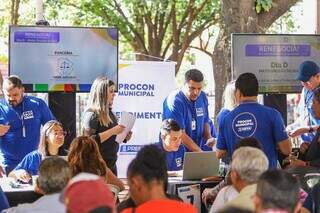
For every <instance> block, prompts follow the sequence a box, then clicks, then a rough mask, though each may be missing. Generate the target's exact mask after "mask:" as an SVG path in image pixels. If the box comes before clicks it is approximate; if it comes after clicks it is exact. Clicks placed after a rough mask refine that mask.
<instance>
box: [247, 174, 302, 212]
mask: <svg viewBox="0 0 320 213" xmlns="http://www.w3.org/2000/svg"><path fill="white" fill-rule="evenodd" d="M299 191H300V185H299V182H298V180H297V178H295V177H293V176H292V175H291V174H289V173H287V172H285V171H284V170H268V171H266V172H264V173H263V174H262V175H261V176H260V177H259V179H258V181H257V190H256V193H255V195H254V196H253V197H252V200H253V203H254V205H255V212H257V213H266V212H292V213H297V212H300V208H301V202H300V201H299Z"/></svg>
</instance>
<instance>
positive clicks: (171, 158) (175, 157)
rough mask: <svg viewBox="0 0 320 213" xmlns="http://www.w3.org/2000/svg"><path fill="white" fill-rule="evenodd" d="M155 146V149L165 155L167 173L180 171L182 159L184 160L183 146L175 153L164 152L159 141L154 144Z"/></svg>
mask: <svg viewBox="0 0 320 213" xmlns="http://www.w3.org/2000/svg"><path fill="white" fill-rule="evenodd" d="M156 145H157V147H159V149H160V150H162V151H164V152H165V153H166V155H167V168H168V171H178V170H182V166H183V158H184V153H185V148H184V146H182V145H181V146H180V147H179V149H178V150H177V151H176V152H167V151H166V150H164V148H163V145H162V142H161V141H160V142H158V143H156Z"/></svg>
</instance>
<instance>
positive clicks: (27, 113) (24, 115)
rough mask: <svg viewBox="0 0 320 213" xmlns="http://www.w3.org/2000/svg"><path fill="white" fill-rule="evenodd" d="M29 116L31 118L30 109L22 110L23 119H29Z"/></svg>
mask: <svg viewBox="0 0 320 213" xmlns="http://www.w3.org/2000/svg"><path fill="white" fill-rule="evenodd" d="M31 118H33V112H32V110H29V111H25V112H23V119H24V120H27V119H31Z"/></svg>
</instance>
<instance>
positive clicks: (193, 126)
mask: <svg viewBox="0 0 320 213" xmlns="http://www.w3.org/2000/svg"><path fill="white" fill-rule="evenodd" d="M191 129H192V131H194V130H196V121H195V120H194V119H192V122H191Z"/></svg>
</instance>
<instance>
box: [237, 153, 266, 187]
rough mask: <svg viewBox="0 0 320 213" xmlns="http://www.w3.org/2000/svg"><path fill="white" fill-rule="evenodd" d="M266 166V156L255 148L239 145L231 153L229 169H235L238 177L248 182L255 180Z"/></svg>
mask: <svg viewBox="0 0 320 213" xmlns="http://www.w3.org/2000/svg"><path fill="white" fill-rule="evenodd" d="M268 166H269V161H268V158H267V156H266V155H265V154H264V153H263V152H262V151H261V150H259V149H257V148H253V147H241V148H239V149H237V150H236V151H234V153H233V155H232V163H231V170H234V171H236V172H237V173H238V175H239V177H240V178H241V179H242V180H243V181H245V182H247V183H248V184H252V183H255V182H257V180H258V178H259V177H260V175H261V174H262V173H263V172H264V171H266V170H267V169H268Z"/></svg>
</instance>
